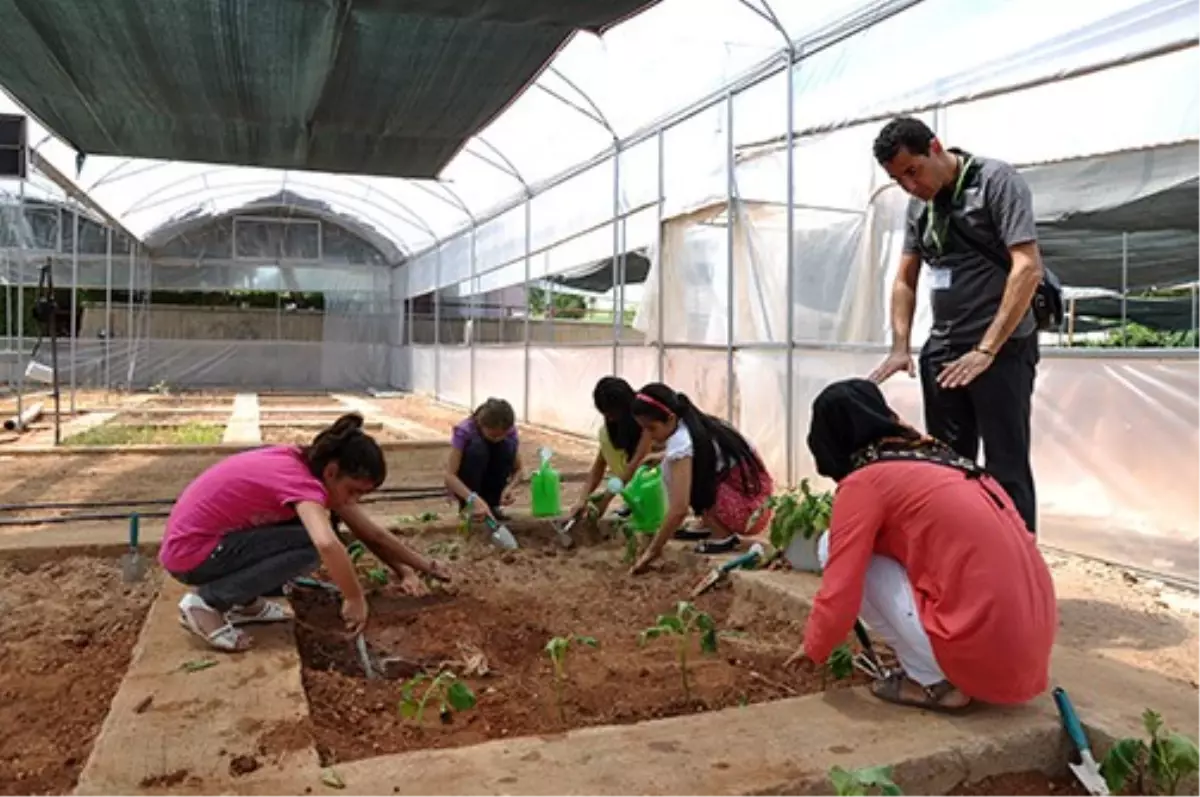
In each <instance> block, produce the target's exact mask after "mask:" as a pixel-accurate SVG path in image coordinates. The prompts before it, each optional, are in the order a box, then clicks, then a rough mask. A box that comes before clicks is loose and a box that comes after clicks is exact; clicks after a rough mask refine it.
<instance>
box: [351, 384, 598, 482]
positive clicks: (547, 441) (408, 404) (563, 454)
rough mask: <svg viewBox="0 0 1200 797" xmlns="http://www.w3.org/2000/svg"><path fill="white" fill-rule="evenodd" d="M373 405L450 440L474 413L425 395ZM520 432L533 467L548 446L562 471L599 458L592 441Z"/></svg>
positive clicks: (526, 428)
mask: <svg viewBox="0 0 1200 797" xmlns="http://www.w3.org/2000/svg"><path fill="white" fill-rule="evenodd" d="M371 403H372V404H374V405H375V406H377V407H379V408H380V409H381V410H382V411H383V412H385V413H386V414H388V415H391V416H393V417H396V418H404V419H407V420H409V421H412V422H413V423H419V424H421V425H422V426H425V427H427V428H429V429H432V430H433V431H434V432H435V433H438V434H444V435H445V436H446V440H447V441H448V440H449V439H450V430H451V429H453V428H454V425H455V424H456V423H458V422H459V421H461V420H462V419H463V418H465V417H467V415H469V414H470V413H469V411H468V410H466V409H462V410H457V409H454V408H453V407H447V406H445V405H442V404H436V403H434V402H432V401H430V400H429V399H427V398H425V397H423V396H405V397H404V398H395V399H372V400H371ZM518 412H519V408H518ZM519 430H520V438H521V451H522V452H523V453H524V455H525V463H526V465H527V466H529V467H532V463H535V462H536V458H537V450H538V448H540V447H541V446H547V447H549V448H550V449H551V450H552V451H554V454H555V456H554V464H555V467H557V468H558V469H559V470H570V469H579V468H584V469H586V468H588V467H589V466H591V464H592V460H593V459H594V458H595V456H596V451H597V445H594V444H593V442H592V441H591V440H587V439H585V438H582V437H575V436H573V435H565V434H559V433H557V432H552V431H548V430H545V429H539V428H538V427H537V426H526V425H525V424H520V425H519Z"/></svg>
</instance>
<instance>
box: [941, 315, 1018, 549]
mask: <svg viewBox="0 0 1200 797" xmlns="http://www.w3.org/2000/svg"><path fill="white" fill-rule="evenodd" d="M966 351H968V350H963V349H954V348H948V347H945V346H938V345H933V346H931V345H930V343H929V342H927V343H926V344H925V347H924V348H923V349H922V350H921V358H920V368H921V391H922V393H923V394H924V401H925V429H926V431H927V432H928V433H929V434H930V435H931V436H932V437H936V438H938V439H939V440H941V441H942V442H944V443H947V444H948V445H950V447H951V448H953V449H954V450H955V451H957V452H958V453H959V454H960V455H961V456H964V457H967V458H968V459H971V460H975V461H978V460H979V442H980V440H981V439H982V441H983V452H984V457H985V460H986V461H985V463H984V464H985V467H986V468H987V471H988V473H990V474H991V475H992V476H993V477H994V478H995V479H996V481H998V482H1000V484H1001V485H1002V486H1003V487H1004V489H1005V490H1006V491H1008V494H1009V496H1010V497H1011V498H1012V502H1013V504H1014V505H1015V506H1016V509H1017V512H1019V513H1020V515H1021V517H1022V518H1023V519H1024V520H1025V525H1026V526H1028V527H1029V531H1030V532H1031V533H1034V534H1036V533H1037V493H1036V491H1035V490H1034V485H1033V468H1032V466H1031V464H1030V461H1029V439H1030V433H1029V426H1030V423H1029V416H1030V411H1031V407H1032V403H1033V383H1034V378H1035V377H1036V375H1037V365H1038V360H1039V353H1038V342H1037V334H1036V333H1035V334H1032V335H1029V336H1028V337H1024V338H1016V339H1010V340H1009V341H1008V342H1007V343H1005V344H1004V346H1002V347H1001V348H1000V351H999V352H997V353H996V357H995V359H994V360H993V361H992V364H991V366H990V367H989V368H988V369H987V370H986V371H984V372H983V373H982V374H980V375H979V376H977V377H975V380H974V381H973V382H971V384H969V385H967V386H966V387H965V388H958V389H955V390H945V389H943V388H941V387H940V386H939V385H938V383H937V375H938V372H939V371H941V369H942V366H943V365H945V364H946V363H949V362H952V361H953V360H955V359H957V358H958V357H961V356H962V355H963V354H965V353H966Z"/></svg>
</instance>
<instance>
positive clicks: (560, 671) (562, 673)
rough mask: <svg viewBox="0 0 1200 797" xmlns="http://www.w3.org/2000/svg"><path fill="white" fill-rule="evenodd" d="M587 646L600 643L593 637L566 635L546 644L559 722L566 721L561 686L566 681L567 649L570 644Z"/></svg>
mask: <svg viewBox="0 0 1200 797" xmlns="http://www.w3.org/2000/svg"><path fill="white" fill-rule="evenodd" d="M572 643H574V644H576V645H587V646H588V647H589V648H598V647H600V643H599V642H597V641H596V638H595V637H590V636H576V635H575V634H568V635H567V636H556V637H554V639H551V640H550V641H549V642H547V643H546V655H547V656H549V657H550V663H551V664H553V665H554V702H555V703H557V704H558V719H559V721H560V722H566V721H567V715H566V710H565V709H564V708H563V684H564V683H566V680H567V649H568V648H570V647H571V644H572Z"/></svg>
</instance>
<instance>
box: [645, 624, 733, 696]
mask: <svg viewBox="0 0 1200 797" xmlns="http://www.w3.org/2000/svg"><path fill="white" fill-rule="evenodd" d="M662 636H673V637H675V639H676V650H677V652H678V657H679V676H680V678H681V679H682V680H683V697H684V700H686V701H687V702H688V703H691V702H692V687H691V683H690V681H689V680H688V669H687V655H688V647H689V646H690V644H691V641H692V637H693V636H699V638H700V652H701V653H716V652H717V625H716V623H714V622H713V619H712V617H710V616H709V615H708V614H707V613H706V612H702V611H700V610H698V609H697V608H696V607H695V606H693V605H692V604H691V603H689V602H687V601H680V602H679V603H678V604H676V606H675V613H674V614H660V615H659V616H658V620H657V621H656V622H655V624H654V625H652V626H651V627H650V628H647V629H646V630H645V631H643V632H642V633H641V634H639V635H638V645H644V644H646V642H647V641H648V640H651V639H657V638H658V637H662Z"/></svg>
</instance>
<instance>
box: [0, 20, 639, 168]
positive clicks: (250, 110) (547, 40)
mask: <svg viewBox="0 0 1200 797" xmlns="http://www.w3.org/2000/svg"><path fill="white" fill-rule="evenodd" d="M649 5H652V3H650V2H647V1H646V0H570V1H568V0H153V2H149V1H148V0H0V85H3V86H4V88H5V89H6V90H7V91H8V92H9V93H10V94H11V95H12V96H13V97H14V99H16V100H17V101H18V102H20V103H21V104H22V105H23V106H25V108H27V109H28V110H29V112H30V113H31V114H33V115H34V116H36V117H37V118H38V119H39V120H40V121H41V122H43V123H44V124H46V125H47V126H48V127H49V128H50V129H51V130H53V131H54V132H55V133H57V134H58V135H60V136H62V137H63V138H64V139H66V140H67V142H68V143H70V144H71V145H72V146H73V147H75V148H76V149H77V150H79V151H80V152H83V153H87V154H96V155H123V156H128V157H139V158H160V159H163V160H183V161H198V162H205V163H223V164H242V165H253V166H264V167H272V168H286V169H312V170H317V171H327V172H344V173H358V174H377V175H384V176H393V177H411V178H433V177H436V176H437V174H438V172H440V171H441V170H442V168H443V167H444V166H445V165H446V164H447V163H448V162H449V161H450V160H451V158H453V157H454V155H455V154H456V153H457V152H458V150H459V149H460V148H461V147H462V146H463V144H464V143H465V142H466V140H467V139H468V138H470V137H471V136H472V135H473V134H475V133H476V132H478V131H479V130H480V129H481V128H482V127H484V126H486V125H487V124H488V123H489V122H490V121H491V120H492V119H493V118H494V117H495V116H496V115H497V114H498V113H499V112H500V111H502V110H503V109H504V108H505V106H506V105H507V104H508V103H509V102H510V101H511V100H512V99H513V98H514V97H515V96H516V95H517V94H519V93H520V91H521V90H522V89H523V88H524V87H525V86H526V85H527V84H528V83H529V82H530V81H531V80H532V79H533V78H535V77H536V75H537V74H538V72H539V70H540V69H541V68H542V66H543V65H544V64H545V63H546V62H547V61H548V60H549V59H550V58H551V57H553V55H554V54H555V52H556V51H557V50H558V49H559V47H561V46H562V45H563V43H564V42H565V41H566V40H567V39H568V38H569V36H570V35H571V34H572V32H573V31H574V30H576V29H587V30H594V31H599V30H602V29H603V28H605V27H606V26H608V25H611V24H614V23H616V22H618V21H620V20H621V19H624V18H625V17H626V16H628V15H630V14H632V13H635V12H637V11H640V10H641V9H643V8H645V7H647V6H649Z"/></svg>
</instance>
